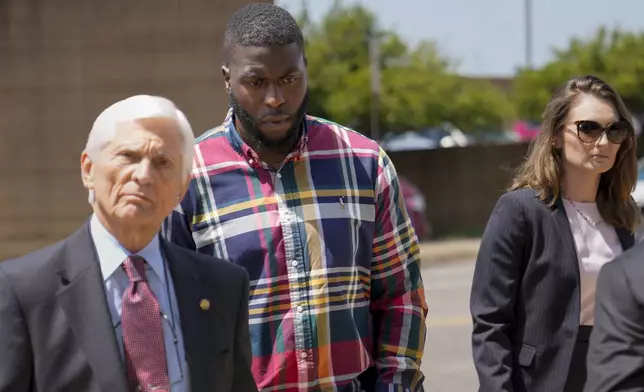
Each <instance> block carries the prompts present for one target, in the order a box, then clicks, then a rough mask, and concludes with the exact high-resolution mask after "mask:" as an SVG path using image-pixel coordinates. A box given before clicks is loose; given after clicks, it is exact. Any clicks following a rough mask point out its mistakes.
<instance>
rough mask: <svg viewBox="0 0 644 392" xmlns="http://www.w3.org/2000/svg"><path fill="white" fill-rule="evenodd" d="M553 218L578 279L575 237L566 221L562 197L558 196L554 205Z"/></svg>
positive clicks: (566, 216)
mask: <svg viewBox="0 0 644 392" xmlns="http://www.w3.org/2000/svg"><path fill="white" fill-rule="evenodd" d="M553 215H554V219H555V222H556V224H557V228H558V229H559V233H560V234H561V237H562V239H563V242H564V244H565V247H566V252H567V254H568V256H569V257H570V259H571V260H572V261H574V265H575V271H577V279H579V261H578V258H577V248H576V247H575V239H574V238H573V236H572V231H571V229H570V223H569V222H568V215H566V208H565V207H564V204H563V199H562V198H561V197H559V198H558V199H557V201H556V202H555V205H554V212H553Z"/></svg>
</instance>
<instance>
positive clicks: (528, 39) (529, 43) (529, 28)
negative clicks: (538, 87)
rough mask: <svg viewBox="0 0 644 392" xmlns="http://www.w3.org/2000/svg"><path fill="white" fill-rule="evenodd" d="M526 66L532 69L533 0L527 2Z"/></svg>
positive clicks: (526, 0)
mask: <svg viewBox="0 0 644 392" xmlns="http://www.w3.org/2000/svg"><path fill="white" fill-rule="evenodd" d="M524 8H525V10H524V11H525V65H526V67H528V69H532V67H533V64H532V0H525V5H524Z"/></svg>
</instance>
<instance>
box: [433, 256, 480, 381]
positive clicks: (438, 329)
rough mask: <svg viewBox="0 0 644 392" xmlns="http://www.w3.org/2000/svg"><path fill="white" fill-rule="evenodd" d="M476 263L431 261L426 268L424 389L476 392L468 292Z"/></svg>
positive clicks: (466, 261) (469, 261)
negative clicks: (426, 314)
mask: <svg viewBox="0 0 644 392" xmlns="http://www.w3.org/2000/svg"><path fill="white" fill-rule="evenodd" d="M473 269H474V262H473V261H471V259H470V260H464V261H452V262H449V263H431V264H429V265H427V266H426V267H424V268H423V281H424V283H425V290H426V295H427V305H428V307H429V313H428V316H427V327H428V330H427V343H426V345H425V355H424V358H425V360H424V361H423V365H422V367H423V371H424V373H425V377H426V381H425V390H427V391H441V392H452V391H453V392H476V391H477V388H478V382H477V379H476V373H475V371H474V366H473V365H472V355H471V346H470V333H471V331H472V323H471V321H470V316H469V295H470V285H471V282H472V273H473Z"/></svg>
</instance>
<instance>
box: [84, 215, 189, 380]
mask: <svg viewBox="0 0 644 392" xmlns="http://www.w3.org/2000/svg"><path fill="white" fill-rule="evenodd" d="M90 230H91V233H92V238H93V240H94V245H95V246H96V253H97V254H98V260H99V262H100V265H101V273H102V274H103V281H104V283H105V291H106V293H107V303H108V306H109V309H110V314H111V317H112V325H113V327H114V333H115V334H116V339H117V341H118V344H119V348H120V352H121V357H122V358H125V356H124V353H123V332H122V329H121V301H122V298H123V293H124V291H125V289H126V288H127V287H128V285H129V279H128V277H127V274H126V273H125V271H124V270H123V269H122V268H120V267H121V264H122V263H123V262H124V261H125V259H126V258H127V257H128V256H130V255H131V253H130V252H129V251H127V250H126V249H125V248H123V246H121V244H119V242H118V241H117V240H116V239H115V238H114V237H113V236H112V235H111V234H110V233H109V232H108V231H107V230H106V229H105V227H104V226H103V225H102V224H101V222H100V221H99V220H98V218H97V217H96V215H92V218H91V221H90ZM137 255H139V256H141V257H143V258H144V259H145V260H146V262H147V263H146V265H145V274H146V276H147V281H148V285H149V286H150V289H151V290H152V292H153V293H154V296H155V297H156V299H157V301H158V302H159V307H160V309H161V313H162V314H163V318H164V320H162V321H163V337H164V341H165V354H166V362H167V364H168V376H169V378H170V383H171V390H172V392H189V391H190V388H189V379H188V376H189V375H188V365H187V362H186V355H185V350H184V346H183V334H182V333H181V321H180V319H179V306H178V304H177V299H176V295H175V292H174V284H173V282H172V277H171V275H170V271H169V270H168V267H167V264H166V263H165V261H164V257H163V255H162V253H161V247H160V244H159V237H158V236H155V237H154V239H153V240H152V241H151V242H150V243H149V244H148V245H147V246H146V247H145V248H143V250H141V251H140V252H138V253H137ZM175 337H176V339H175ZM175 340H176V341H175Z"/></svg>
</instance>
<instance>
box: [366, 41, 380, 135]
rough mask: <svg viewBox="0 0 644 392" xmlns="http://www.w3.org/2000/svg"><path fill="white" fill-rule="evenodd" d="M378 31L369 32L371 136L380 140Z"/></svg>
mask: <svg viewBox="0 0 644 392" xmlns="http://www.w3.org/2000/svg"><path fill="white" fill-rule="evenodd" d="M375 30H376V29H375V28H374V29H372V31H370V32H369V37H368V41H369V68H370V70H371V110H370V114H371V116H370V117H371V121H370V127H371V130H370V132H371V133H370V136H371V138H372V139H373V140H375V141H379V139H380V42H379V40H378V35H377V32H376V31H375Z"/></svg>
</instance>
